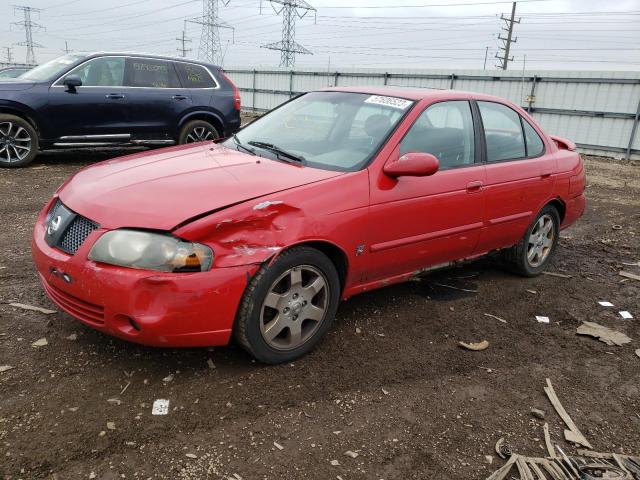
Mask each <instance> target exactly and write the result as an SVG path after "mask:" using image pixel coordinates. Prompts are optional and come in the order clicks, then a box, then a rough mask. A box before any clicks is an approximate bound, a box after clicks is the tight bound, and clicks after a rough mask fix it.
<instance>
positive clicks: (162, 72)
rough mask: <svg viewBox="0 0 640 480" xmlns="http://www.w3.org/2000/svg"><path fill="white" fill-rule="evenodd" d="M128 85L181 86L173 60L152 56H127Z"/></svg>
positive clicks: (151, 86) (152, 86)
mask: <svg viewBox="0 0 640 480" xmlns="http://www.w3.org/2000/svg"><path fill="white" fill-rule="evenodd" d="M126 84H127V86H128V87H149V88H180V81H179V80H178V75H177V74H176V70H175V68H174V67H173V63H172V62H167V61H164V60H155V59H151V58H127V82H126Z"/></svg>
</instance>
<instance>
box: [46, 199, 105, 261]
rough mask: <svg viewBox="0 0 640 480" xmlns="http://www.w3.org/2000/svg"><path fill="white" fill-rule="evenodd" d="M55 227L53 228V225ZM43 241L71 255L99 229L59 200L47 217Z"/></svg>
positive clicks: (95, 224) (94, 223) (92, 222)
mask: <svg viewBox="0 0 640 480" xmlns="http://www.w3.org/2000/svg"><path fill="white" fill-rule="evenodd" d="M55 222H57V226H55V228H53V227H54V223H55ZM45 227H46V228H47V230H46V234H45V239H46V240H47V243H48V244H49V245H51V246H52V247H56V248H58V249H60V250H62V251H63V252H66V253H69V254H71V255H73V254H74V253H76V252H77V251H78V249H79V248H80V247H81V246H82V244H83V243H84V241H85V240H86V239H87V237H88V236H89V235H90V234H91V232H93V231H94V230H97V229H98V228H100V225H98V224H97V223H96V222H94V221H92V220H89V219H88V218H86V217H83V216H82V215H79V214H77V213H75V212H73V211H72V210H70V209H69V208H67V207H66V205H64V204H63V203H62V202H61V201H60V200H56V203H55V204H54V205H53V207H51V210H50V211H49V214H48V215H47V224H46V225H45Z"/></svg>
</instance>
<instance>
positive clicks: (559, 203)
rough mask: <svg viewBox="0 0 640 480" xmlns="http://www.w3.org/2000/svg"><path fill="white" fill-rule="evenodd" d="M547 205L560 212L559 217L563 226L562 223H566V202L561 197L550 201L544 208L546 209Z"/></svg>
mask: <svg viewBox="0 0 640 480" xmlns="http://www.w3.org/2000/svg"><path fill="white" fill-rule="evenodd" d="M547 205H551V206H552V207H555V209H556V210H557V211H558V215H559V216H560V224H562V222H563V221H564V217H565V215H566V213H567V205H566V203H564V201H563V200H562V199H561V198H560V197H556V198H554V199H553V200H550V201H548V202H547V203H545V204H544V206H543V207H542V208H544V207H546V206H547Z"/></svg>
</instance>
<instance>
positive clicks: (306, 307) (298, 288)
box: [234, 247, 340, 364]
mask: <svg viewBox="0 0 640 480" xmlns="http://www.w3.org/2000/svg"><path fill="white" fill-rule="evenodd" d="M339 300H340V279H339V277H338V272H337V270H336V267H335V266H334V264H333V262H331V260H329V258H328V257H327V256H326V255H325V254H323V253H322V252H320V251H318V250H316V249H314V248H309V247H294V248H292V249H291V250H287V251H285V252H283V253H282V254H281V255H280V256H278V258H276V260H275V261H274V262H273V263H272V264H265V265H263V266H262V268H261V269H260V270H259V271H258V273H256V274H255V276H254V277H253V279H252V280H251V282H250V283H249V285H248V287H247V290H246V291H245V294H244V297H243V299H242V303H241V304H240V308H239V310H238V316H237V318H236V324H235V328H234V334H235V337H236V339H237V340H238V342H239V343H240V345H242V347H244V349H245V350H247V351H248V352H249V353H250V354H252V355H253V356H254V357H255V358H256V359H258V360H260V361H261V362H264V363H271V364H275V363H281V362H288V361H291V360H293V359H295V358H298V357H300V356H302V355H304V354H306V353H307V352H309V351H310V350H311V349H313V347H314V346H315V345H316V344H317V343H318V342H319V341H320V339H322V337H323V336H324V335H325V334H326V333H327V331H328V330H329V327H330V326H331V323H332V322H333V319H334V316H335V314H336V310H337V308H338V302H339Z"/></svg>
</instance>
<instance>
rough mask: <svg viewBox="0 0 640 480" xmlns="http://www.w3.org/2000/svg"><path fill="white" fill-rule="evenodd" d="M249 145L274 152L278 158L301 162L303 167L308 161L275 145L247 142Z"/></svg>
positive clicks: (253, 141)
mask: <svg viewBox="0 0 640 480" xmlns="http://www.w3.org/2000/svg"><path fill="white" fill-rule="evenodd" d="M247 143H248V144H249V145H253V146H254V147H258V148H262V149H264V150H268V151H270V152H273V153H275V154H276V155H278V158H280V156H282V157H286V158H289V159H291V160H295V161H296V162H300V163H302V164H303V165H304V163H305V161H306V159H305V158H304V157H303V156H302V155H296V154H295V153H291V152H287V151H286V150H283V149H282V148H280V147H277V146H276V145H274V144H273V143H267V142H258V141H255V140H251V141H250V142H247Z"/></svg>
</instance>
